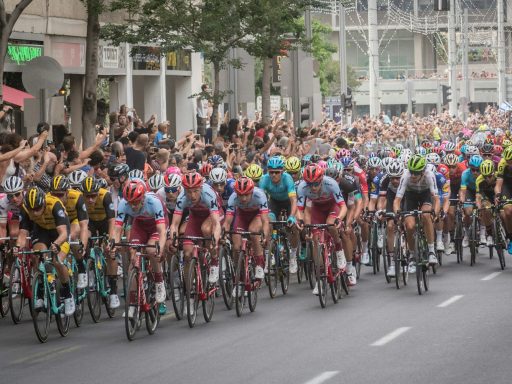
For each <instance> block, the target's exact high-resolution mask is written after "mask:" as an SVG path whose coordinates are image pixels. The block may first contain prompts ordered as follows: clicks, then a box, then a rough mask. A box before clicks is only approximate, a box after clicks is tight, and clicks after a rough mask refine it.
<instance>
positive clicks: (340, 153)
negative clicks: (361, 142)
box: [336, 149, 350, 160]
mask: <svg viewBox="0 0 512 384" xmlns="http://www.w3.org/2000/svg"><path fill="white" fill-rule="evenodd" d="M346 156H350V151H349V150H348V149H340V150H339V151H338V153H336V160H339V159H341V158H342V157H346Z"/></svg>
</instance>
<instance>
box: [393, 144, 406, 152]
mask: <svg viewBox="0 0 512 384" xmlns="http://www.w3.org/2000/svg"><path fill="white" fill-rule="evenodd" d="M395 148H396V149H398V150H399V151H402V150H403V149H404V146H403V145H402V144H397V145H395Z"/></svg>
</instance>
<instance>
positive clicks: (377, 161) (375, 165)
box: [368, 157, 382, 168]
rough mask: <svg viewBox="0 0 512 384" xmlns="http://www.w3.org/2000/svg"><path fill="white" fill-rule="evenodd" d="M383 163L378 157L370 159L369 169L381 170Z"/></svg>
mask: <svg viewBox="0 0 512 384" xmlns="http://www.w3.org/2000/svg"><path fill="white" fill-rule="evenodd" d="M381 165H382V161H381V160H380V159H379V158H378V157H370V159H368V168H380V167H381Z"/></svg>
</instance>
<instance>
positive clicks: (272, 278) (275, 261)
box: [266, 239, 281, 299]
mask: <svg viewBox="0 0 512 384" xmlns="http://www.w3.org/2000/svg"><path fill="white" fill-rule="evenodd" d="M280 257H281V256H280V253H279V241H277V240H274V239H273V240H271V242H270V247H269V252H268V254H267V269H268V272H267V279H266V280H267V285H268V293H269V294H270V298H272V299H273V298H274V297H276V294H277V280H278V278H279V271H278V270H279V258H280Z"/></svg>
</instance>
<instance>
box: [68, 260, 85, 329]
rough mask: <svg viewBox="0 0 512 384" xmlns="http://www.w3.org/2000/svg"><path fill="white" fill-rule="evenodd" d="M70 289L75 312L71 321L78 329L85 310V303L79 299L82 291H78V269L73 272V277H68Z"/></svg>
mask: <svg viewBox="0 0 512 384" xmlns="http://www.w3.org/2000/svg"><path fill="white" fill-rule="evenodd" d="M69 283H70V289H71V292H73V298H74V299H75V312H74V313H73V320H74V322H75V326H76V327H77V328H80V326H81V325H82V320H83V318H84V309H85V301H84V300H83V299H82V300H80V298H81V297H82V294H83V289H78V288H77V284H78V268H75V270H74V271H73V276H72V277H70V281H69Z"/></svg>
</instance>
